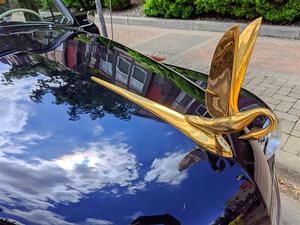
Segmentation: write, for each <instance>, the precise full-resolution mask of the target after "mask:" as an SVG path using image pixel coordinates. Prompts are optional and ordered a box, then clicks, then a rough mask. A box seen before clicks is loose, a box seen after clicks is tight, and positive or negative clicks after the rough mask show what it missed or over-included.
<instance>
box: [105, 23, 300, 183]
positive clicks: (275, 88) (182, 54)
mask: <svg viewBox="0 0 300 225" xmlns="http://www.w3.org/2000/svg"><path fill="white" fill-rule="evenodd" d="M107 28H108V29H110V25H109V24H108V26H107ZM222 35H223V33H218V32H206V31H192V30H182V29H181V30H179V29H178V30H176V29H163V28H154V27H145V26H133V25H116V24H115V25H114V40H116V41H118V42H120V43H122V44H125V45H127V46H129V47H132V48H133V49H135V50H138V51H140V52H142V53H144V54H147V55H148V54H151V55H157V56H161V57H165V58H166V60H165V61H164V62H166V63H170V64H174V65H178V66H181V67H186V68H189V69H193V70H197V71H201V72H205V73H208V72H209V68H210V63H211V59H212V55H213V52H214V49H215V47H216V46H217V43H218V41H219V39H220V38H221V36H222ZM244 88H246V89H247V90H249V91H251V92H253V93H255V94H256V95H257V96H259V97H260V98H261V99H263V100H264V101H265V102H266V103H268V105H269V106H270V107H271V108H272V109H273V110H274V111H275V113H276V114H277V116H278V117H279V119H280V125H281V130H282V146H281V150H280V151H279V152H278V154H277V164H278V167H279V168H280V169H281V172H280V174H281V175H283V176H286V177H289V180H292V181H295V182H296V183H298V184H300V40H293V39H282V38H270V37H258V39H257V43H256V46H255V49H254V52H253V56H252V58H251V61H250V64H249V67H248V71H247V75H246V77H245V81H244Z"/></svg>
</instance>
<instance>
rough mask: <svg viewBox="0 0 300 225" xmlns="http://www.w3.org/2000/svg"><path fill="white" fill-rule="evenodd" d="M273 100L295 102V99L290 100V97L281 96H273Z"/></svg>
mask: <svg viewBox="0 0 300 225" xmlns="http://www.w3.org/2000/svg"><path fill="white" fill-rule="evenodd" d="M273 98H275V99H279V100H282V101H287V102H292V103H294V102H296V101H297V99H295V98H291V97H288V96H283V95H274V96H273Z"/></svg>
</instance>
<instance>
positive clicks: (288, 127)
mask: <svg viewBox="0 0 300 225" xmlns="http://www.w3.org/2000/svg"><path fill="white" fill-rule="evenodd" d="M279 124H280V128H281V131H282V132H285V133H287V134H289V133H291V131H292V130H293V128H294V126H295V122H291V121H289V120H284V119H283V120H281V121H280V123H279Z"/></svg>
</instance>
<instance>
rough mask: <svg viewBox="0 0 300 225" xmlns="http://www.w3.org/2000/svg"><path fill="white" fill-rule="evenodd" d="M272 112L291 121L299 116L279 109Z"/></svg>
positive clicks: (294, 120)
mask: <svg viewBox="0 0 300 225" xmlns="http://www.w3.org/2000/svg"><path fill="white" fill-rule="evenodd" d="M274 112H275V114H276V115H277V116H278V117H279V118H281V119H285V120H288V121H291V122H296V121H298V120H299V116H295V115H292V114H289V113H284V112H279V111H276V110H275V111H274Z"/></svg>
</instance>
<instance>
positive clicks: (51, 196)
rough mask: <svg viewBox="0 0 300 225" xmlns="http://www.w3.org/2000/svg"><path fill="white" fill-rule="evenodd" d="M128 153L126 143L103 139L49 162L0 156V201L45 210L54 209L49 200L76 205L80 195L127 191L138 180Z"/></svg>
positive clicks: (133, 158)
mask: <svg viewBox="0 0 300 225" xmlns="http://www.w3.org/2000/svg"><path fill="white" fill-rule="evenodd" d="M129 150H130V148H129V147H128V145H126V144H123V143H119V144H112V143H110V142H109V141H107V140H103V141H101V142H99V143H91V144H89V145H88V146H87V148H86V150H84V149H77V150H75V151H74V152H73V153H71V154H68V155H65V156H63V157H61V158H58V159H55V160H51V161H46V160H41V159H40V160H39V161H38V162H37V163H28V162H25V161H23V160H19V159H16V158H7V157H4V156H1V157H0V200H1V201H2V202H5V203H6V204H8V205H11V206H23V207H26V208H27V209H36V208H39V209H46V208H48V207H50V206H54V205H53V204H52V203H49V202H50V201H49V200H51V202H54V203H65V204H68V203H76V202H78V201H79V200H80V199H81V197H82V196H83V193H91V192H93V191H95V190H99V189H102V188H104V187H108V186H110V187H111V186H113V187H115V188H114V189H118V188H121V187H122V188H125V189H126V192H128V190H129V187H131V186H134V184H133V182H134V181H135V180H137V179H138V166H139V165H138V163H137V161H136V157H135V155H133V154H132V153H130V152H129ZM114 189H112V190H114ZM12 196H13V197H12Z"/></svg>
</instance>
